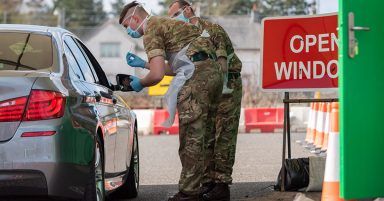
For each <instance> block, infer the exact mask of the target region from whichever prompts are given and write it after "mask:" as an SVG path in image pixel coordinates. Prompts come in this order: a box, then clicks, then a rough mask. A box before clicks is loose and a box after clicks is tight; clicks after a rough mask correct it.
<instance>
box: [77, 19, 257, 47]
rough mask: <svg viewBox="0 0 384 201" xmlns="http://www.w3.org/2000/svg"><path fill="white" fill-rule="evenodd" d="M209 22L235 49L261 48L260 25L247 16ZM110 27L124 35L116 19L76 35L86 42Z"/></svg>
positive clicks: (136, 42)
mask: <svg viewBox="0 0 384 201" xmlns="http://www.w3.org/2000/svg"><path fill="white" fill-rule="evenodd" d="M208 20H210V21H212V22H215V23H217V24H219V25H221V26H222V27H223V28H224V29H225V30H226V31H227V33H228V35H229V37H230V38H231V41H232V43H233V46H234V48H235V49H243V50H247V49H250V50H255V49H256V50H258V49H260V46H261V25H260V23H258V22H253V21H252V20H251V17H250V16H248V15H238V16H236V15H234V16H232V15H230V16H220V17H209V19H208ZM109 25H112V26H116V27H118V30H120V31H121V33H122V34H126V32H125V30H124V29H123V28H122V27H121V25H119V23H118V20H117V18H113V19H109V20H107V21H106V22H105V23H103V24H102V25H101V26H99V27H96V28H94V29H90V30H87V31H86V33H85V34H84V33H78V32H77V31H74V32H75V33H76V34H77V35H79V37H80V38H81V39H82V40H84V41H87V40H89V39H91V38H92V37H94V36H96V35H97V33H98V32H100V31H103V30H104V29H105V28H106V27H107V26H109ZM128 38H129V37H128ZM132 41H133V42H134V43H135V44H136V46H137V48H139V49H143V43H142V41H141V40H132Z"/></svg>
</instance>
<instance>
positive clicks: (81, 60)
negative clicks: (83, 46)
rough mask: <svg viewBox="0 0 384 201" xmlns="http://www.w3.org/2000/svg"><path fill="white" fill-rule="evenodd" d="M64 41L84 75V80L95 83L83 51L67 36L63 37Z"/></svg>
mask: <svg viewBox="0 0 384 201" xmlns="http://www.w3.org/2000/svg"><path fill="white" fill-rule="evenodd" d="M64 41H65V43H66V45H68V48H69V49H70V50H71V52H72V54H73V56H74V57H75V59H76V61H77V64H78V65H79V67H80V69H81V72H82V73H83V75H84V78H85V81H87V82H89V83H95V82H96V80H95V78H94V75H93V73H92V70H91V68H90V67H89V65H88V62H87V59H86V58H85V57H84V55H83V53H82V52H81V50H80V49H79V47H78V46H77V44H76V43H75V41H73V39H72V38H71V37H69V36H67V37H65V38H64Z"/></svg>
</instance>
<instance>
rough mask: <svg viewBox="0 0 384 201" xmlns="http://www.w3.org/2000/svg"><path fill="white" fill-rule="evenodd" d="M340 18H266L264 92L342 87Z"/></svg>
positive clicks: (263, 45)
mask: <svg viewBox="0 0 384 201" xmlns="http://www.w3.org/2000/svg"><path fill="white" fill-rule="evenodd" d="M337 26H338V25H337V15H336V14H330V15H314V16H300V17H283V18H282V17H279V18H266V19H264V20H263V44H262V50H261V80H262V84H261V86H262V89H264V90H274V91H286V92H288V91H314V90H316V91H317V90H323V89H335V88H337V87H338V61H337V60H338V43H339V42H338V41H339V39H338V34H337Z"/></svg>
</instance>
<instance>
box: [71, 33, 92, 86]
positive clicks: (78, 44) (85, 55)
mask: <svg viewBox="0 0 384 201" xmlns="http://www.w3.org/2000/svg"><path fill="white" fill-rule="evenodd" d="M72 39H73V40H74V41H75V42H76V44H77V47H78V48H79V49H80V51H81V53H83V56H84V57H85V59H86V60H87V63H88V65H89V67H90V68H91V71H92V73H93V75H94V78H95V80H96V81H95V83H97V84H99V77H98V75H97V73H96V71H95V68H94V66H93V64H92V62H91V61H90V59H89V58H88V56H87V54H86V53H85V50H84V49H83V48H82V43H81V41H79V40H77V39H76V38H72Z"/></svg>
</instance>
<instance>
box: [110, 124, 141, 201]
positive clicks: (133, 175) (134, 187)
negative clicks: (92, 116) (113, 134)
mask: <svg viewBox="0 0 384 201" xmlns="http://www.w3.org/2000/svg"><path fill="white" fill-rule="evenodd" d="M133 142H134V144H133V147H132V156H131V162H130V165H129V171H128V174H127V175H126V180H125V182H124V184H123V185H122V186H121V187H120V188H119V189H117V190H116V192H114V193H113V195H112V198H135V197H137V195H138V191H139V178H140V177H139V143H138V138H137V128H136V127H135V136H134V141H133Z"/></svg>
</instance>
